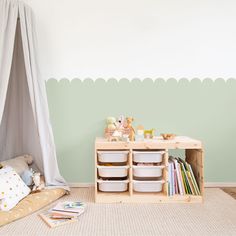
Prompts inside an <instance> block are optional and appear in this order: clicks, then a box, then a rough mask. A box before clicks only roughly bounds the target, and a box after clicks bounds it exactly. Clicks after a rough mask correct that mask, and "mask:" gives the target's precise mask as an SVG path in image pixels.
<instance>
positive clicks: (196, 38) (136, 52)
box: [24, 0, 236, 79]
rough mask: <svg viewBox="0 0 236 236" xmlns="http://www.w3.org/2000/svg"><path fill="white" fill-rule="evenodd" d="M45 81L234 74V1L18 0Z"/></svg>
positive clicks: (235, 74)
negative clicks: (30, 21)
mask: <svg viewBox="0 0 236 236" xmlns="http://www.w3.org/2000/svg"><path fill="white" fill-rule="evenodd" d="M24 1H25V2H27V3H28V4H29V5H30V6H31V7H32V9H33V11H34V13H35V16H36V31H37V34H38V47H39V60H40V61H39V62H40V67H41V71H42V75H43V78H44V79H49V78H56V79H61V78H65V77H66V78H68V79H73V78H75V77H78V78H81V79H84V78H87V77H90V78H93V79H96V78H98V77H102V78H105V79H107V78H111V77H113V78H118V79H119V78H122V77H126V78H129V79H132V78H135V77H138V78H141V79H142V78H146V77H150V78H157V77H162V78H169V77H174V78H182V77H185V78H193V77H198V78H201V79H202V78H206V77H211V78H213V79H215V78H218V77H222V78H229V77H236V58H235V56H236V1H235V0H99V1H98V0H83V1H82V0H40V1H39V0H24Z"/></svg>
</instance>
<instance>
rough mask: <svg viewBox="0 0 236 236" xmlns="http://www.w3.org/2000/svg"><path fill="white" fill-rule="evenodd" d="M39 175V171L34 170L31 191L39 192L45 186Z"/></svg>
mask: <svg viewBox="0 0 236 236" xmlns="http://www.w3.org/2000/svg"><path fill="white" fill-rule="evenodd" d="M40 175H41V174H40V173H39V172H35V173H34V174H33V188H32V192H33V193H36V192H40V191H41V190H43V189H44V188H45V184H44V182H43V181H42V180H41V178H40Z"/></svg>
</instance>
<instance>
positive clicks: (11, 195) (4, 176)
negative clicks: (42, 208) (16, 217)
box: [0, 166, 30, 211]
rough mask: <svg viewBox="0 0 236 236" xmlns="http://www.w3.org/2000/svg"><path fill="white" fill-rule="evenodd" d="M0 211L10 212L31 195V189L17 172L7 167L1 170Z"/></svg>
mask: <svg viewBox="0 0 236 236" xmlns="http://www.w3.org/2000/svg"><path fill="white" fill-rule="evenodd" d="M0 193H1V194H0V199H1V200H0V210H2V211H9V210H11V209H12V208H13V207H14V206H16V205H17V203H18V202H19V201H20V200H21V199H23V198H24V197H26V196H27V195H28V194H29V193H30V188H29V187H28V186H26V184H25V183H24V182H23V181H22V179H21V178H20V176H19V175H18V174H17V173H16V172H15V170H14V169H13V168H12V167H10V166H6V167H3V168H2V169H0Z"/></svg>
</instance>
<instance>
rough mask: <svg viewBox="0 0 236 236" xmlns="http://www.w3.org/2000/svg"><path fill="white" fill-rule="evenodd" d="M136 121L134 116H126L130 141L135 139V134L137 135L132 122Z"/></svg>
mask: <svg viewBox="0 0 236 236" xmlns="http://www.w3.org/2000/svg"><path fill="white" fill-rule="evenodd" d="M133 121H134V118H133V117H127V118H126V122H127V127H126V128H128V129H129V141H134V135H135V131H134V128H133V126H132V122H133Z"/></svg>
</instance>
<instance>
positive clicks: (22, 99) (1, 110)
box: [0, 0, 68, 189]
mask: <svg viewBox="0 0 236 236" xmlns="http://www.w3.org/2000/svg"><path fill="white" fill-rule="evenodd" d="M35 39H36V38H35V28H34V19H33V14H32V11H31V9H30V8H29V7H28V6H27V5H25V4H24V3H23V2H21V1H18V0H0V161H1V160H7V159H11V158H13V157H15V156H19V155H22V154H30V155H32V156H33V158H34V163H35V166H36V167H37V168H38V170H39V171H40V172H41V173H42V174H44V176H45V182H46V186H47V187H58V186H60V187H63V188H65V189H68V187H67V184H66V182H65V180H64V179H63V178H62V176H61V175H60V172H59V169H58V164H57V158H56V150H55V144H54V138H53V133H52V128H51V124H50V120H49V111H48V104H47V95H46V89H45V84H44V81H43V80H42V79H41V78H40V74H39V70H38V64H37V53H36V50H35Z"/></svg>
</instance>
